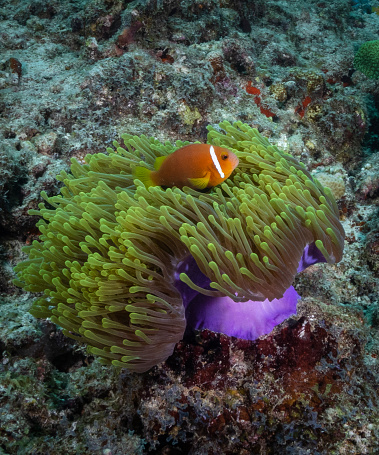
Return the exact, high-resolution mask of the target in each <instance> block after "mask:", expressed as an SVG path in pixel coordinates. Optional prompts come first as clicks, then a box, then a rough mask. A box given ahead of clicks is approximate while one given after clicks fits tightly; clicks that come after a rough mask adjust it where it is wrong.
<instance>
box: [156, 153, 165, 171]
mask: <svg viewBox="0 0 379 455" xmlns="http://www.w3.org/2000/svg"><path fill="white" fill-rule="evenodd" d="M166 158H167V156H158V158H155V162H154V169H155V170H156V171H159V169H160V167H161V166H162V164H163V162H164V161H165V160H166Z"/></svg>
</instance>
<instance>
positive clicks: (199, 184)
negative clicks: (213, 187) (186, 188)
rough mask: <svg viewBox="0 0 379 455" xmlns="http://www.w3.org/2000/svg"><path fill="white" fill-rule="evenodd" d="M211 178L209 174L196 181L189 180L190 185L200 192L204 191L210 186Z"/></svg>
mask: <svg viewBox="0 0 379 455" xmlns="http://www.w3.org/2000/svg"><path fill="white" fill-rule="evenodd" d="M210 178H211V173H210V172H207V173H206V174H205V175H204V177H199V178H196V179H188V181H189V183H190V184H191V185H192V186H193V187H194V188H196V189H198V190H203V189H204V188H206V187H207V186H208V183H209V179H210Z"/></svg>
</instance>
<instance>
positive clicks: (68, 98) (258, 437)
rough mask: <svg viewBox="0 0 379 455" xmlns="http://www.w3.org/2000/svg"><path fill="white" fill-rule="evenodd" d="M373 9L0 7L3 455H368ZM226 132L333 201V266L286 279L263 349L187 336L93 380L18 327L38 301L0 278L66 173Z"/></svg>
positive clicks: (376, 320)
mask: <svg viewBox="0 0 379 455" xmlns="http://www.w3.org/2000/svg"><path fill="white" fill-rule="evenodd" d="M377 9H378V2H377V0H354V1H351V0H333V2H323V1H319V0H317V1H316V0H297V1H296V2H283V1H281V0H270V2H266V1H263V0H254V1H253V0H251V1H240V0H221V1H219V0H217V1H215V0H202V1H189V0H184V1H181V0H180V1H179V0H158V1H157V0H135V1H133V2H130V1H126V2H120V1H118V0H107V1H106V2H102V1H99V0H75V1H57V0H52V1H50V2H43V1H41V0H18V1H11V2H2V3H1V5H0V18H1V21H0V36H1V39H0V54H1V58H0V166H1V169H0V171H1V172H0V189H1V194H0V293H1V295H0V358H1V362H0V384H1V385H0V407H1V409H2V410H4V411H5V412H2V413H0V452H3V453H9V454H24V453H25V454H47V453H54V454H62V455H63V454H64V455H67V454H73V455H74V454H75V455H77V454H83V455H84V454H85V455H87V454H88V455H89V454H91V455H92V454H94V453H102V454H107V455H109V454H110V453H112V454H116V455H123V454H124V453H125V452H129V453H136V454H144V453H146V454H149V453H152V454H157V455H158V454H160V455H163V454H165V455H168V454H170V455H178V454H189V455H192V454H201V455H202V454H204V455H208V454H209V455H211V454H213V455H215V454H220V455H222V454H233V453H241V454H243V455H245V454H250V453H260V454H270V453H275V454H277V453H283V454H287V453H292V454H297V455H302V454H304V453H319V454H322V455H329V454H330V453H336V454H353V453H359V454H370V453H377V452H378V451H379V448H378V440H379V438H378V401H377V397H378V393H377V391H378V377H379V357H378V356H379V336H378V333H379V332H378V327H379V301H378V292H377V289H378V288H379V275H378V270H379V268H378V264H379V250H378V237H379V230H378V226H379V223H378V212H377V204H378V200H379V199H378V198H379V177H378V166H379V152H378V148H379V138H378V131H379V95H378V93H379V91H378V80H377V79H369V78H368V77H367V76H365V75H364V74H363V73H362V72H361V71H359V70H356V69H355V67H354V56H355V55H356V53H357V52H358V50H359V48H360V46H362V44H364V43H367V42H369V41H375V40H377V39H378V27H379V15H378V14H377ZM223 121H229V122H231V123H233V122H235V121H241V122H243V123H246V124H248V125H249V126H250V127H252V128H256V129H257V130H258V131H259V133H260V134H261V135H262V136H264V137H266V138H268V140H269V142H270V144H271V145H272V146H277V148H278V149H279V150H283V151H284V152H289V153H290V154H291V155H292V156H293V157H294V158H295V159H297V160H298V161H301V162H303V163H304V165H305V166H306V169H307V170H308V172H309V174H310V176H311V177H312V178H316V179H317V178H318V176H320V180H321V179H324V180H323V184H325V185H326V186H328V184H329V185H330V186H331V190H332V191H335V190H337V192H336V197H337V198H339V199H338V200H337V204H338V209H339V216H340V221H341V223H342V225H343V228H344V230H345V233H346V238H345V248H344V255H343V257H342V260H341V261H340V262H339V263H338V264H322V263H319V264H314V265H312V266H311V267H308V268H307V269H306V270H304V271H302V272H300V273H298V274H297V275H296V277H295V281H294V283H293V287H294V289H295V291H296V292H298V293H299V294H300V295H301V296H302V298H301V300H300V301H299V303H298V305H297V314H296V315H294V314H293V315H292V316H291V317H290V318H289V319H288V320H287V321H283V322H282V323H281V324H279V325H278V326H277V327H275V329H274V331H273V332H272V333H270V334H268V335H266V336H261V337H260V338H259V339H258V340H256V341H246V340H245V341H242V340H239V339H235V338H232V337H228V336H226V335H219V334H215V333H211V332H209V331H204V330H203V331H198V332H196V331H195V332H192V331H189V332H187V333H185V334H184V339H183V340H182V341H181V342H180V343H177V344H176V347H175V349H174V352H173V354H172V355H171V356H170V357H169V358H168V359H167V360H166V361H165V362H162V363H160V364H158V365H156V366H155V367H153V368H152V369H151V370H149V371H148V372H146V373H138V374H137V373H128V372H126V371H122V373H121V374H120V373H119V372H118V371H116V369H115V368H114V367H113V366H112V365H101V364H100V363H99V361H98V358H97V357H96V358H94V357H93V356H92V355H88V353H86V350H85V348H83V347H82V346H81V344H80V343H77V342H76V341H75V340H73V339H71V338H69V337H66V336H65V335H64V334H63V331H62V330H61V329H60V328H59V327H58V326H56V325H55V324H53V323H52V322H51V321H49V320H45V319H36V318H34V317H33V316H31V315H30V313H29V310H30V308H31V307H32V305H33V301H34V299H35V296H34V295H31V294H30V293H29V291H24V290H22V289H20V288H18V287H16V286H14V285H13V284H12V279H13V278H14V273H13V271H12V269H13V267H14V266H15V265H16V264H17V263H19V262H22V261H25V260H26V256H25V253H23V252H22V247H23V246H25V245H29V246H30V245H31V244H32V243H33V241H35V240H38V239H39V234H38V230H37V229H36V228H35V227H34V226H35V222H36V217H35V216H34V215H29V214H28V210H30V209H31V210H37V209H38V206H39V204H40V203H41V202H42V199H41V197H40V193H41V191H45V192H46V194H47V197H48V198H54V197H55V196H54V195H56V194H57V193H58V192H59V187H61V186H64V184H63V182H58V183H57V181H56V179H55V176H56V175H57V174H59V173H61V172H62V170H63V171H66V172H68V171H69V167H70V160H71V158H76V160H77V161H78V162H79V163H80V165H84V166H86V164H85V162H84V158H85V157H86V156H87V155H88V154H90V155H94V163H95V161H96V159H95V157H96V154H99V153H101V152H103V150H104V148H106V147H111V146H112V141H113V140H114V138H117V140H118V141H119V143H120V145H121V147H123V146H124V144H123V143H122V138H119V134H121V133H123V132H128V133H129V134H130V135H132V136H138V137H141V135H146V136H147V137H155V138H157V140H158V141H159V143H161V144H164V143H165V142H166V141H169V142H170V143H171V144H174V143H175V141H176V140H177V139H178V138H179V139H180V140H181V141H183V142H185V141H190V142H195V141H200V142H206V141H207V134H208V129H207V127H208V126H211V127H213V128H215V129H216V130H217V127H216V125H217V124H218V123H219V122H223ZM109 153H111V152H109ZM80 168H81V169H82V168H83V166H82V167H80ZM117 173H118V174H120V170H119V169H118V170H117ZM68 175H69V174H68ZM328 179H329V180H328ZM342 180H343V184H344V185H342ZM332 182H335V183H336V185H335V188H333V183H332ZM112 191H114V190H112ZM112 194H113V193H112ZM174 194H175V193H174ZM224 196H225V197H226V198H228V197H229V196H228V195H227V194H226V195H224ZM110 197H111V196H110ZM204 197H207V195H204ZM233 197H234V196H233ZM46 210H52V212H51V213H53V212H54V211H55V210H56V209H55V208H54V207H52V206H50V205H48V204H46ZM101 234H102V235H105V234H106V233H101ZM87 235H90V233H87ZM182 248H183V251H184V250H186V248H187V247H186V246H185V245H184V244H182ZM192 265H193V264H192ZM167 266H169V264H167ZM190 275H191V274H190ZM195 276H196V274H195V275H192V279H193V280H195ZM195 281H196V280H195ZM215 282H216V281H215ZM195 284H197V285H199V286H207V283H204V282H202V283H201V282H197V281H196V283H195ZM223 284H225V283H223ZM190 291H191V292H195V291H193V290H192V289H190ZM190 291H188V292H190ZM212 291H213V292H214V291H215V290H214V289H213V290H212ZM40 297H41V298H42V297H43V295H42V294H41V296H40ZM235 303H236V304H239V303H241V304H243V303H244V302H235ZM88 330H91V329H88Z"/></svg>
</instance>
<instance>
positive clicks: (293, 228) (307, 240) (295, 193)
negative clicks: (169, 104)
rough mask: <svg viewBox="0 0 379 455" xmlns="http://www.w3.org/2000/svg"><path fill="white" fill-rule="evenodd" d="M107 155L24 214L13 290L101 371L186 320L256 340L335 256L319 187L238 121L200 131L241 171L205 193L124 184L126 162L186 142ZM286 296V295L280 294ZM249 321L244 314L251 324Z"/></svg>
mask: <svg viewBox="0 0 379 455" xmlns="http://www.w3.org/2000/svg"><path fill="white" fill-rule="evenodd" d="M122 139H123V142H124V148H123V147H121V146H120V145H119V144H118V143H117V142H114V145H115V150H114V149H112V148H109V149H108V150H107V152H108V154H103V153H99V154H95V155H87V156H86V159H85V161H86V164H84V165H80V164H79V163H78V162H77V161H76V160H75V159H73V160H72V166H71V173H70V174H67V173H66V172H61V174H60V175H59V176H58V177H57V178H58V179H59V180H61V181H62V182H63V183H64V186H63V187H62V188H61V194H60V195H58V196H52V197H48V196H47V195H46V194H45V193H43V194H42V196H43V197H44V199H45V200H46V201H47V202H48V204H49V206H48V207H45V205H44V204H40V210H39V211H32V214H35V215H39V216H40V217H42V219H40V220H39V221H38V223H37V226H38V227H39V230H40V232H41V235H40V239H39V241H37V240H36V241H34V242H33V244H32V245H30V246H26V247H25V248H24V251H25V252H26V253H28V255H29V258H28V259H27V260H26V261H24V262H22V263H20V264H18V265H17V266H16V269H15V270H16V272H17V275H18V277H17V280H16V281H15V282H16V284H18V285H19V286H22V287H23V288H24V289H26V290H28V291H30V292H41V293H43V296H42V297H39V298H37V300H36V301H35V302H34V304H33V306H32V308H31V310H30V311H31V313H32V314H33V315H34V316H36V317H39V318H46V317H50V318H51V320H52V321H53V322H54V323H56V324H57V325H59V326H61V327H62V328H63V332H64V333H65V335H67V336H69V337H71V338H74V339H77V340H80V341H82V342H85V343H87V345H88V349H89V352H90V353H92V354H94V355H97V356H99V357H100V359H101V361H102V362H103V363H108V364H109V363H112V364H113V365H115V366H117V367H127V368H128V369H129V370H132V371H138V372H142V371H146V370H148V369H149V368H151V367H152V366H153V365H155V364H157V363H159V362H161V361H163V360H165V359H166V358H167V357H168V356H169V355H170V354H171V353H172V351H173V349H174V346H175V344H176V343H177V342H178V341H179V340H181V339H182V337H183V334H184V331H185V328H186V325H187V326H191V327H193V328H203V327H207V328H209V329H211V330H220V331H223V332H224V333H226V334H228V335H235V336H240V337H244V338H250V339H254V338H256V337H257V336H260V335H262V334H264V333H268V331H270V330H271V329H272V327H273V326H274V325H275V324H277V323H279V322H281V321H282V320H283V319H285V318H286V317H288V316H289V315H290V314H291V313H294V312H295V311H296V302H297V299H298V295H297V293H296V292H295V290H294V289H293V288H292V287H291V284H292V282H293V280H294V276H295V274H296V273H297V271H300V270H303V269H304V268H305V267H307V266H308V265H310V264H313V263H315V262H319V261H324V262H325V261H326V262H328V263H335V262H338V261H339V260H340V259H341V256H342V250H343V237H344V233H343V229H342V227H341V224H340V222H339V221H338V209H337V206H336V203H335V201H334V199H333V196H332V195H331V193H330V191H329V190H328V189H327V188H323V187H322V185H321V184H320V183H319V182H318V181H317V180H316V179H313V178H312V177H311V176H310V174H309V173H308V172H307V170H306V169H305V166H304V165H303V164H301V163H299V162H297V161H296V160H295V159H294V158H293V157H292V156H290V155H289V154H287V153H285V152H282V151H280V150H279V149H278V148H277V147H275V146H274V145H271V144H270V142H269V141H268V140H267V139H266V138H264V137H262V136H261V135H260V134H259V132H258V131H257V130H256V129H253V128H251V127H249V126H248V125H246V124H243V123H241V122H236V123H234V124H233V125H231V124H230V123H229V122H222V123H221V124H220V125H219V128H217V129H215V128H212V127H209V133H208V142H209V143H211V144H214V145H219V146H222V147H226V148H228V149H230V150H232V151H233V152H234V153H236V155H237V156H238V158H239V166H238V168H237V169H236V171H235V172H234V173H233V174H232V176H231V178H230V179H229V180H227V181H226V182H224V183H223V184H222V185H220V186H219V187H215V188H213V189H212V190H211V191H210V192H209V193H200V192H197V191H195V190H193V189H190V188H186V187H185V188H183V189H182V190H181V189H178V188H168V189H162V188H161V187H150V188H149V189H146V188H145V186H144V185H143V184H142V182H140V181H138V180H134V181H133V177H132V173H133V169H134V168H135V167H136V166H137V165H146V166H148V167H150V168H151V169H152V168H153V164H154V161H155V159H156V157H158V156H162V155H167V154H169V153H171V152H172V151H174V150H176V149H177V148H180V147H182V146H183V145H186V144H187V143H183V142H181V141H177V142H176V143H175V145H173V144H171V143H169V142H166V143H164V144H161V143H160V142H159V141H157V140H156V139H154V138H147V137H145V136H141V137H137V136H131V135H128V134H125V135H123V136H122ZM283 296H284V297H283ZM254 315H255V316H254Z"/></svg>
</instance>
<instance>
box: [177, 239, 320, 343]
mask: <svg viewBox="0 0 379 455" xmlns="http://www.w3.org/2000/svg"><path fill="white" fill-rule="evenodd" d="M317 262H326V259H325V258H324V256H323V255H322V254H321V252H320V250H319V249H318V248H317V247H316V245H315V244H314V243H311V244H309V245H307V246H306V247H305V248H304V252H303V255H302V258H301V260H300V262H299V267H298V269H297V271H298V272H301V271H303V270H304V269H306V268H307V267H309V266H310V265H312V264H316V263H317ZM183 272H184V273H186V274H187V275H188V276H189V277H190V278H191V280H192V281H193V282H194V283H195V284H196V285H198V286H200V287H202V288H204V289H210V288H209V283H210V279H209V278H208V277H206V276H205V275H204V274H203V273H202V272H201V271H200V269H199V268H198V266H197V264H196V262H195V260H194V259H193V257H192V256H190V257H189V258H188V259H187V260H185V261H183V262H181V263H180V264H179V265H178V269H177V272H176V274H175V286H176V288H177V289H178V290H179V292H180V293H181V295H182V298H183V305H184V307H185V310H186V320H187V328H192V329H198V330H201V329H209V330H212V331H214V332H220V333H225V334H226V335H229V336H234V337H238V338H244V339H247V340H255V339H256V338H258V337H260V336H262V335H266V334H268V333H270V332H271V331H272V329H273V328H274V327H275V326H276V325H278V324H280V323H281V322H283V321H284V320H285V319H287V318H289V317H290V316H291V315H293V314H296V306H297V302H298V300H299V299H300V296H299V294H298V293H297V292H296V291H295V289H294V288H293V286H290V287H289V288H288V289H287V290H286V292H285V293H284V295H283V297H282V298H280V299H274V300H272V301H269V300H268V299H266V300H264V301H253V300H249V301H247V302H234V301H233V300H232V299H231V298H230V297H208V296H206V295H203V294H200V293H198V292H196V291H195V290H193V289H191V288H190V287H188V286H187V285H186V284H185V283H183V282H182V281H180V278H179V276H180V274H181V273H183Z"/></svg>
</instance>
